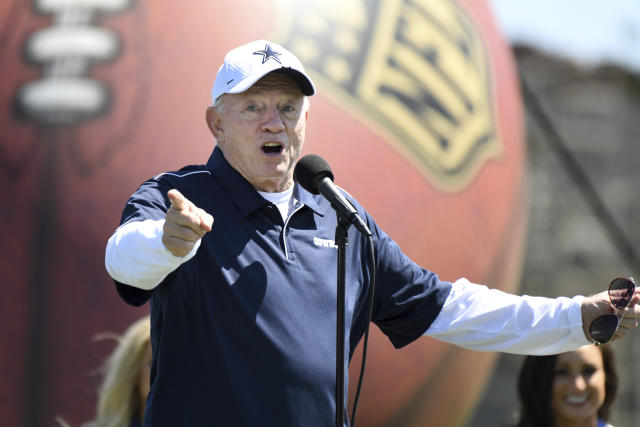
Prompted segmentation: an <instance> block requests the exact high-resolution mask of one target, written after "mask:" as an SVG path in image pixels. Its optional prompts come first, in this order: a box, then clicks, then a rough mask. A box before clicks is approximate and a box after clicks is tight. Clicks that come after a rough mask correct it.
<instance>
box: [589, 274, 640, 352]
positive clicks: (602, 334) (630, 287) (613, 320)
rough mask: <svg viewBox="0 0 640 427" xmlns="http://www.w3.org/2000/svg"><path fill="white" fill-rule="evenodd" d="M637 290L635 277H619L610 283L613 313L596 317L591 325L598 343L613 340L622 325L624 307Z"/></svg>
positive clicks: (593, 335)
mask: <svg viewBox="0 0 640 427" xmlns="http://www.w3.org/2000/svg"><path fill="white" fill-rule="evenodd" d="M635 290H636V284H635V282H634V281H633V278H631V277H630V278H628V279H624V278H621V277H620V278H617V279H613V280H612V281H611V283H610V284H609V300H611V305H612V306H613V309H614V313H613V314H605V315H602V316H600V317H598V318H596V319H595V320H594V321H593V322H591V325H590V326H589V333H590V334H591V338H593V340H594V341H595V342H596V345H602V344H607V343H608V342H609V341H611V340H612V339H613V337H614V335H615V334H616V331H617V330H618V328H619V327H620V322H621V321H622V319H623V318H624V311H623V310H624V309H625V308H627V306H628V305H629V303H630V302H631V299H632V298H633V293H634V292H635ZM619 312H622V316H621V317H618V313H619Z"/></svg>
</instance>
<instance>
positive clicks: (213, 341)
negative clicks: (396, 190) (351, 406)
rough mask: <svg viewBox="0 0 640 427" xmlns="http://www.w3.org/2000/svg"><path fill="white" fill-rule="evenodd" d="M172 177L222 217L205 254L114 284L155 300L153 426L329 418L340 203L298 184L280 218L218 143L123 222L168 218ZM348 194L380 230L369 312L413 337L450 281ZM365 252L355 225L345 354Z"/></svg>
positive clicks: (360, 317)
mask: <svg viewBox="0 0 640 427" xmlns="http://www.w3.org/2000/svg"><path fill="white" fill-rule="evenodd" d="M172 188H176V189H178V190H179V191H180V192H181V193H182V194H184V196H185V197H187V198H188V199H189V200H191V201H192V202H193V203H194V204H195V205H196V206H198V207H200V208H202V209H204V210H206V211H207V212H209V213H210V214H211V215H213V217H214V219H215V221H214V225H213V229H212V231H210V232H209V233H206V234H205V235H204V237H203V239H202V244H201V246H200V248H199V249H198V251H197V253H196V255H195V256H194V257H193V258H192V259H190V260H189V261H187V262H186V263H184V264H182V265H181V266H180V267H179V268H177V269H176V270H175V271H173V272H172V273H171V274H170V275H169V276H167V278H166V279H165V280H164V281H163V282H162V283H161V284H160V285H158V286H157V287H156V288H154V289H153V290H151V291H145V290H141V289H138V288H134V287H131V286H128V285H126V284H122V283H118V282H116V285H117V289H118V292H119V293H120V296H121V297H122V298H123V299H124V300H125V301H126V302H127V303H129V304H132V305H141V304H143V303H145V302H146V301H147V300H150V305H151V342H152V349H153V362H152V367H151V391H150V394H149V398H148V400H147V412H146V414H145V426H171V427H175V426H206V425H221V426H230V425H233V426H251V427H253V426H306V427H308V426H329V425H332V423H333V422H334V420H335V410H336V405H335V404H334V397H335V396H334V395H335V341H336V340H335V333H336V294H337V291H336V277H337V272H336V270H337V248H336V246H335V244H334V243H333V241H334V238H335V229H336V225H337V220H336V214H335V211H334V210H333V209H332V208H331V205H330V204H329V203H328V202H327V201H326V200H325V199H324V198H323V197H322V196H320V195H312V194H311V193H309V192H307V191H306V190H304V189H303V188H301V186H299V185H297V184H296V185H295V188H294V192H293V197H294V198H295V200H296V201H297V203H296V205H295V207H294V209H292V213H290V214H289V217H288V218H287V220H286V221H283V219H282V217H281V215H280V213H279V211H278V209H277V208H276V206H275V205H273V204H271V203H270V202H268V201H267V200H265V199H264V198H263V197H261V196H260V195H259V194H258V192H257V191H256V190H255V189H254V188H253V187H252V186H251V184H249V182H248V181H246V180H245V179H244V178H243V177H242V176H241V175H240V174H239V173H238V172H237V171H236V170H235V169H233V168H232V167H231V166H230V165H229V163H227V161H226V160H225V158H224V156H223V154H222V152H221V151H220V150H219V149H218V148H215V149H214V151H213V154H212V155H211V157H210V159H209V161H208V163H207V164H206V165H205V166H188V167H185V168H182V169H180V170H179V171H176V172H169V173H164V174H161V175H159V176H157V177H155V178H153V179H151V180H149V181H147V182H145V183H144V184H142V186H140V188H139V189H138V190H137V191H136V193H135V194H133V196H132V197H131V198H130V199H129V200H128V202H127V204H126V207H125V209H124V212H123V216H122V223H124V222H129V221H131V220H136V221H138V220H139V221H141V220H145V219H163V218H164V216H165V212H166V211H167V210H168V208H169V206H170V202H169V200H168V198H167V195H166V194H167V191H169V190H170V189H172ZM345 196H346V197H347V198H348V199H349V200H350V201H351V202H352V203H353V205H354V206H355V207H356V209H357V210H358V212H359V213H360V215H361V217H362V218H363V219H364V220H365V222H366V223H367V224H368V226H369V228H370V229H371V231H372V233H373V241H374V246H375V253H376V258H377V259H376V283H377V285H376V290H375V302H374V304H375V305H374V310H373V319H374V322H375V323H376V324H377V325H378V326H379V327H380V329H381V330H382V331H383V332H384V333H385V334H386V335H387V336H388V337H389V339H390V340H391V342H392V343H393V345H395V346H396V347H401V346H404V345H406V344H408V343H410V342H411V341H413V340H415V339H416V338H418V337H419V336H421V335H422V334H423V333H424V332H425V330H426V329H427V328H428V327H429V325H430V324H431V323H432V321H433V320H434V319H435V317H436V316H437V315H438V313H439V311H440V309H441V307H442V305H443V303H444V301H445V299H446V297H447V295H448V294H449V291H450V289H451V284H450V283H449V282H442V281H440V280H439V279H438V277H437V276H436V275H435V274H434V273H432V272H429V271H427V270H424V269H422V268H421V267H419V266H418V265H416V264H415V263H413V262H412V261H411V260H410V259H408V258H407V257H406V256H405V255H404V254H403V253H402V252H401V251H400V249H399V247H398V245H397V244H396V243H394V242H393V241H392V240H391V239H390V238H389V236H387V235H386V234H385V233H384V232H383V231H382V230H381V229H380V228H378V226H377V225H376V223H375V222H374V221H373V219H372V218H371V217H370V216H369V215H368V214H367V212H366V211H365V210H364V209H363V208H362V207H361V206H360V205H359V204H358V203H357V202H356V201H355V200H354V199H353V198H351V197H350V196H349V195H346V194H345ZM368 256H369V255H368V251H367V242H366V240H365V239H364V238H363V237H362V236H361V235H360V233H358V232H357V230H356V229H355V228H354V227H351V228H350V229H349V246H348V247H347V265H346V274H347V277H346V325H347V331H346V332H345V333H346V334H347V336H348V338H349V341H348V344H347V349H346V351H347V352H348V357H347V359H350V357H351V354H352V352H353V350H354V348H355V346H356V344H357V343H358V341H359V340H360V339H361V337H362V335H363V334H364V330H365V325H366V321H367V315H368V313H367V304H366V303H367V295H368V293H369V291H370V277H371V274H370V272H369V262H370V260H369V259H368ZM347 363H348V362H346V363H345V375H346V372H347V366H346V364H347ZM345 394H346V393H345Z"/></svg>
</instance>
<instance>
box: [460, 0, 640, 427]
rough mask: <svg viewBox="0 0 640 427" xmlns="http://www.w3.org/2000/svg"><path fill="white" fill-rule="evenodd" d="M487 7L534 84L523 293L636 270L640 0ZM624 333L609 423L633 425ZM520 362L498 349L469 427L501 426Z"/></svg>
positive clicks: (565, 290) (630, 352)
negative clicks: (616, 394)
mask: <svg viewBox="0 0 640 427" xmlns="http://www.w3.org/2000/svg"><path fill="white" fill-rule="evenodd" d="M490 4H491V6H492V9H493V11H494V15H495V16H496V20H497V23H498V25H499V26H500V28H501V30H502V31H503V34H504V36H505V38H507V40H508V41H509V43H510V44H511V46H512V48H513V50H514V55H515V59H516V61H517V66H518V70H519V74H520V78H521V83H522V85H526V87H527V88H528V89H529V91H530V99H529V100H528V101H527V97H526V96H523V98H524V100H523V102H524V104H525V111H526V123H527V127H526V129H527V137H526V147H527V165H528V169H529V171H528V181H529V184H528V186H529V193H530V214H529V224H528V232H527V235H528V239H527V249H526V254H527V255H526V257H525V261H524V267H523V274H522V281H521V286H520V292H521V293H523V294H530V295H548V296H559V295H571V294H578V293H580V294H589V293H592V292H596V291H598V290H599V289H605V288H606V285H607V283H608V281H609V280H610V278H612V277H615V276H619V275H631V276H634V277H636V278H637V276H638V269H639V259H638V251H639V249H638V245H637V243H638V241H639V239H640V214H639V212H640V197H639V195H640V193H639V192H638V188H637V186H636V183H637V182H638V178H639V177H638V172H637V168H636V167H635V166H634V164H635V163H636V159H638V158H639V156H640V124H639V121H638V118H640V4H638V3H637V2H634V1H625V0H620V1H612V2H608V3H607V4H604V3H602V2H598V1H563V2H554V1H548V0H541V1H536V2H529V1H508V0H491V1H490ZM533 104H535V105H533ZM539 110H540V111H539ZM541 113H542V114H541ZM629 338H631V339H628V340H622V341H620V342H616V343H614V344H613V347H614V348H615V350H616V354H617V360H618V366H619V368H620V374H621V375H620V376H621V390H620V392H619V397H618V400H617V404H616V405H615V408H616V409H615V410H614V417H613V424H614V425H616V426H634V425H638V423H640V392H639V391H638V390H637V389H636V387H635V385H637V384H638V383H639V381H640V369H639V368H638V364H637V360H638V356H640V339H638V337H636V336H631V337H629ZM522 359H523V358H522V357H521V356H514V355H501V356H500V359H499V362H498V363H497V364H496V369H495V370H494V372H493V375H492V377H491V380H490V381H489V383H488V385H487V389H486V391H485V393H484V394H483V398H482V400H481V402H480V404H479V406H478V408H477V409H476V413H475V415H474V417H473V419H472V420H471V421H470V422H469V424H468V425H469V426H477V427H480V426H485V425H509V421H510V420H512V419H513V418H512V416H513V414H514V413H515V411H516V410H517V408H518V402H517V397H516V395H515V394H514V393H511V391H513V390H515V386H516V381H517V374H518V370H519V368H520V364H521V363H522ZM489 420H493V421H492V422H490V421H489Z"/></svg>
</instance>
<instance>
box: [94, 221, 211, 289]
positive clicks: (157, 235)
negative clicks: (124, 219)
mask: <svg viewBox="0 0 640 427" xmlns="http://www.w3.org/2000/svg"><path fill="white" fill-rule="evenodd" d="M163 227H164V220H155V221H154V220H145V221H136V222H129V223H127V224H124V225H123V226H121V227H120V228H118V229H117V230H116V232H115V233H114V234H113V235H112V236H111V238H110V239H109V241H108V242H107V250H106V255H105V267H106V269H107V271H108V272H109V275H110V276H111V277H112V278H113V279H114V280H116V281H118V282H120V283H124V284H127V285H130V286H134V287H136V288H140V289H147V290H148V289H153V288H155V287H156V286H157V285H159V284H160V283H161V282H162V280H164V278H165V277H167V275H168V274H169V273H171V272H172V271H173V270H175V269H176V268H178V267H179V266H180V265H182V264H183V263H185V262H187V261H189V260H190V259H191V258H193V257H194V256H195V254H196V252H197V251H198V248H199V247H200V244H201V240H198V241H197V242H196V243H195V245H194V246H193V248H192V249H191V251H190V252H189V253H188V254H187V255H185V256H184V257H179V256H175V255H173V254H172V253H171V252H169V250H168V249H167V248H166V246H165V245H164V243H162V232H163Z"/></svg>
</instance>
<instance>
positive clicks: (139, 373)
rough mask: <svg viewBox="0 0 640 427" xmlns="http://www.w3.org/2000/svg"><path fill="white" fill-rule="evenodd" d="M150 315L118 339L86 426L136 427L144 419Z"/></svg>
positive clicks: (148, 372)
mask: <svg viewBox="0 0 640 427" xmlns="http://www.w3.org/2000/svg"><path fill="white" fill-rule="evenodd" d="M149 333H150V324H149V316H145V317H143V318H141V319H139V320H137V321H136V322H135V323H133V324H132V325H131V326H130V327H129V328H128V329H127V330H126V331H125V333H124V334H123V335H122V336H121V337H119V338H118V346H117V347H116V348H115V350H114V351H113V353H111V355H110V356H109V358H108V359H107V360H106V362H105V364H104V378H103V381H102V384H101V385H100V389H99V394H98V407H97V413H96V418H95V420H93V421H91V422H90V423H88V424H86V427H98V426H99V427H138V426H141V425H142V422H143V419H144V410H145V401H146V398H147V394H148V393H149V386H150V384H149V383H150V381H149V374H150V367H151V342H150V335H149Z"/></svg>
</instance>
